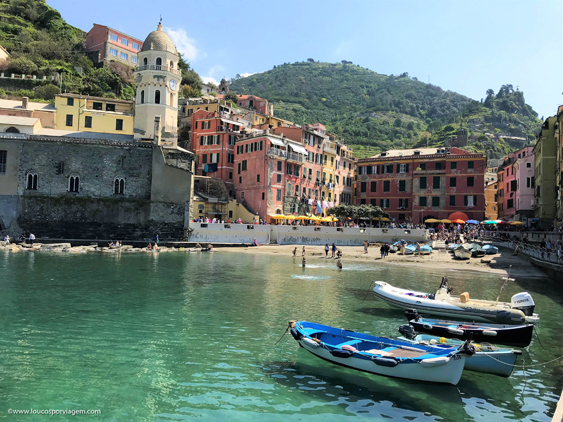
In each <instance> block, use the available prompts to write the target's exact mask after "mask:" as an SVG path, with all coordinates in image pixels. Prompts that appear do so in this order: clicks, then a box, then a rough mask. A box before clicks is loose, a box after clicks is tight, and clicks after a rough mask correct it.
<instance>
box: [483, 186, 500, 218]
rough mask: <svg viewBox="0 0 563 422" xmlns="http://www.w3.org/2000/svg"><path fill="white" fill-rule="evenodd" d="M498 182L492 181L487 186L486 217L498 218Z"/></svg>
mask: <svg viewBox="0 0 563 422" xmlns="http://www.w3.org/2000/svg"><path fill="white" fill-rule="evenodd" d="M497 190H498V183H497V182H490V183H489V184H487V186H485V219H486V220H497V219H498V208H497V207H498V203H497Z"/></svg>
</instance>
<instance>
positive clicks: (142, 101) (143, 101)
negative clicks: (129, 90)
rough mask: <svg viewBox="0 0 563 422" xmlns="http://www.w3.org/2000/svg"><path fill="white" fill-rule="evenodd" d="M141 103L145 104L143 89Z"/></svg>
mask: <svg viewBox="0 0 563 422" xmlns="http://www.w3.org/2000/svg"><path fill="white" fill-rule="evenodd" d="M141 104H145V90H144V89H143V90H142V91H141Z"/></svg>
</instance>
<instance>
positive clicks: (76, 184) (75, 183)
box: [68, 176, 80, 192]
mask: <svg viewBox="0 0 563 422" xmlns="http://www.w3.org/2000/svg"><path fill="white" fill-rule="evenodd" d="M79 189H80V177H79V176H70V177H69V179H68V191H69V192H78V190H79Z"/></svg>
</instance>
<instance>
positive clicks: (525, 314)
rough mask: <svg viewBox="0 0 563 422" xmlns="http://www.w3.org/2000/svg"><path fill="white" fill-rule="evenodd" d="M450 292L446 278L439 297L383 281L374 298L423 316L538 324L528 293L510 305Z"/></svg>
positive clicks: (519, 296) (375, 291) (465, 293)
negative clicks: (413, 310)
mask: <svg viewBox="0 0 563 422" xmlns="http://www.w3.org/2000/svg"><path fill="white" fill-rule="evenodd" d="M451 291H452V289H451V288H448V279H447V278H446V277H444V278H442V283H441V284H440V287H439V288H438V290H437V291H436V293H423V292H416V291H413V290H407V289H400V288H398V287H394V286H392V285H390V284H388V283H385V282H384V281H376V282H375V287H374V288H373V293H374V295H375V296H376V297H378V298H380V299H383V300H384V301H386V302H387V303H389V304H390V305H392V306H395V307H397V308H400V309H416V310H417V311H418V312H419V313H421V314H430V315H439V316H443V317H447V318H452V319H461V320H465V321H484V322H495V323H499V324H525V323H532V324H533V323H536V322H537V321H538V320H539V317H538V315H537V314H534V308H535V304H534V301H533V299H532V296H531V295H530V294H529V293H527V292H521V293H517V294H515V295H514V296H512V298H511V300H510V303H507V302H499V301H495V300H479V299H472V298H470V297H469V293H467V292H464V293H462V294H460V295H459V296H454V295H452V294H451Z"/></svg>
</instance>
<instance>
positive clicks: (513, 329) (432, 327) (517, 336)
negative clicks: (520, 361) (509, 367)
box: [409, 318, 534, 347]
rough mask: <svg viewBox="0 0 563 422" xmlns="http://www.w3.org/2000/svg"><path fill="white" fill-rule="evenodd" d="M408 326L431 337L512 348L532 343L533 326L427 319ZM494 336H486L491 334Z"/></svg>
mask: <svg viewBox="0 0 563 422" xmlns="http://www.w3.org/2000/svg"><path fill="white" fill-rule="evenodd" d="M409 324H410V325H411V326H412V327H413V328H414V330H415V331H416V332H417V333H427V334H431V335H433V336H438V337H446V338H454V339H458V340H468V339H471V340H473V341H476V342H477V343H479V342H491V343H495V344H504V345H506V346H513V347H528V346H529V345H530V343H531V342H532V334H533V332H534V326H533V325H512V326H511V325H496V324H484V325H483V326H482V327H479V326H467V325H465V324H460V323H459V322H456V321H441V320H435V319H428V318H420V319H418V320H411V321H409ZM451 328H455V329H457V330H461V331H463V334H458V333H455V332H453V330H452V329H451ZM493 333H494V335H487V334H493Z"/></svg>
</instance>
